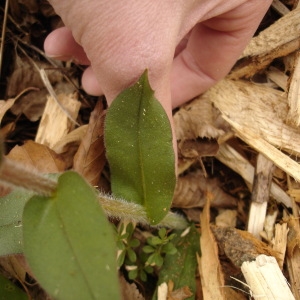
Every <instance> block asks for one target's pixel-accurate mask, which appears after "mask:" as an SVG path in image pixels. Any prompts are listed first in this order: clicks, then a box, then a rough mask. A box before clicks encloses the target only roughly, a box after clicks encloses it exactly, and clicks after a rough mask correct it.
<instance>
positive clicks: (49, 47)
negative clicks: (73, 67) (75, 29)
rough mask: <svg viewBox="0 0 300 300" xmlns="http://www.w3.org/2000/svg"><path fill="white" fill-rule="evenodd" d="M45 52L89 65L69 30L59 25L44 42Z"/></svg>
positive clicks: (50, 55)
mask: <svg viewBox="0 0 300 300" xmlns="http://www.w3.org/2000/svg"><path fill="white" fill-rule="evenodd" d="M44 49H45V53H46V54H47V55H48V56H49V57H53V58H56V59H59V60H74V61H76V62H77V63H79V64H82V65H89V64H90V61H89V59H88V58H87V56H86V54H85V52H84V50H83V48H82V47H81V46H80V45H79V44H77V43H76V41H75V40H74V38H73V35H72V33H71V31H70V30H69V29H68V28H67V27H61V28H59V29H56V30H54V31H53V32H51V33H50V34H49V35H48V36H47V38H46V40H45V42H44Z"/></svg>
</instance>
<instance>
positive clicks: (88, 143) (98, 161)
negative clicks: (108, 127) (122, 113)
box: [73, 101, 106, 185]
mask: <svg viewBox="0 0 300 300" xmlns="http://www.w3.org/2000/svg"><path fill="white" fill-rule="evenodd" d="M104 115H105V112H104V110H103V104H102V102H101V101H98V103H97V105H96V107H95V109H94V111H93V112H92V113H91V117H90V121H89V125H88V128H87V132H86V134H85V136H84V137H83V140H82V141H81V144H80V146H79V148H78V151H77V153H76V155H75V157H74V166H73V167H74V170H75V171H77V172H78V173H79V174H81V175H82V176H83V177H84V178H85V179H86V180H87V181H88V182H89V183H90V184H91V185H97V184H98V182H99V178H100V174H101V172H102V170H103V167H104V165H105V161H106V160H105V150H104V142H103V127H104Z"/></svg>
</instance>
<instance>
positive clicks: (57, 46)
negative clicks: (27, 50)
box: [44, 27, 103, 96]
mask: <svg viewBox="0 0 300 300" xmlns="http://www.w3.org/2000/svg"><path fill="white" fill-rule="evenodd" d="M44 48H45V52H46V54H47V55H48V56H49V57H53V58H56V59H59V60H73V61H75V62H77V63H79V64H83V65H90V61H89V59H88V58H87V56H86V54H85V52H84V50H83V48H82V47H81V46H80V45H79V44H78V43H77V42H76V41H75V40H74V38H73V35H72V33H71V30H69V29H68V28H67V27H62V28H59V29H56V30H55V31H53V32H51V33H50V34H49V35H48V36H47V38H46V40H45V42H44ZM82 86H83V88H84V90H85V91H86V92H87V93H88V94H90V95H93V96H99V95H103V91H102V89H101V87H100V85H99V82H98V80H97V79H96V76H95V74H94V72H93V70H92V68H91V67H88V68H87V69H86V70H85V71H84V73H83V75H82Z"/></svg>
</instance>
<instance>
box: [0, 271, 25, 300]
mask: <svg viewBox="0 0 300 300" xmlns="http://www.w3.org/2000/svg"><path fill="white" fill-rule="evenodd" d="M6 299H13V300H27V299H28V296H27V295H26V294H25V293H24V292H23V291H22V290H21V289H19V288H18V287H16V286H15V285H14V284H13V283H12V282H11V281H9V280H8V279H6V278H5V277H3V276H2V275H1V274H0V300H6Z"/></svg>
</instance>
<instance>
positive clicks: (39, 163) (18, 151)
mask: <svg viewBox="0 0 300 300" xmlns="http://www.w3.org/2000/svg"><path fill="white" fill-rule="evenodd" d="M7 157H8V158H10V159H12V160H14V161H18V162H20V163H22V164H23V165H25V166H28V167H34V168H36V169H37V170H38V171H40V172H43V173H59V172H62V171H64V170H65V162H64V161H63V160H62V159H61V158H60V156H59V155H58V154H56V153H55V152H54V151H52V150H51V149H49V148H48V147H47V146H44V145H41V144H38V143H35V142H33V141H28V142H26V143H25V144H24V145H23V146H15V147H14V148H13V149H12V150H11V151H10V153H9V154H8V155H7Z"/></svg>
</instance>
